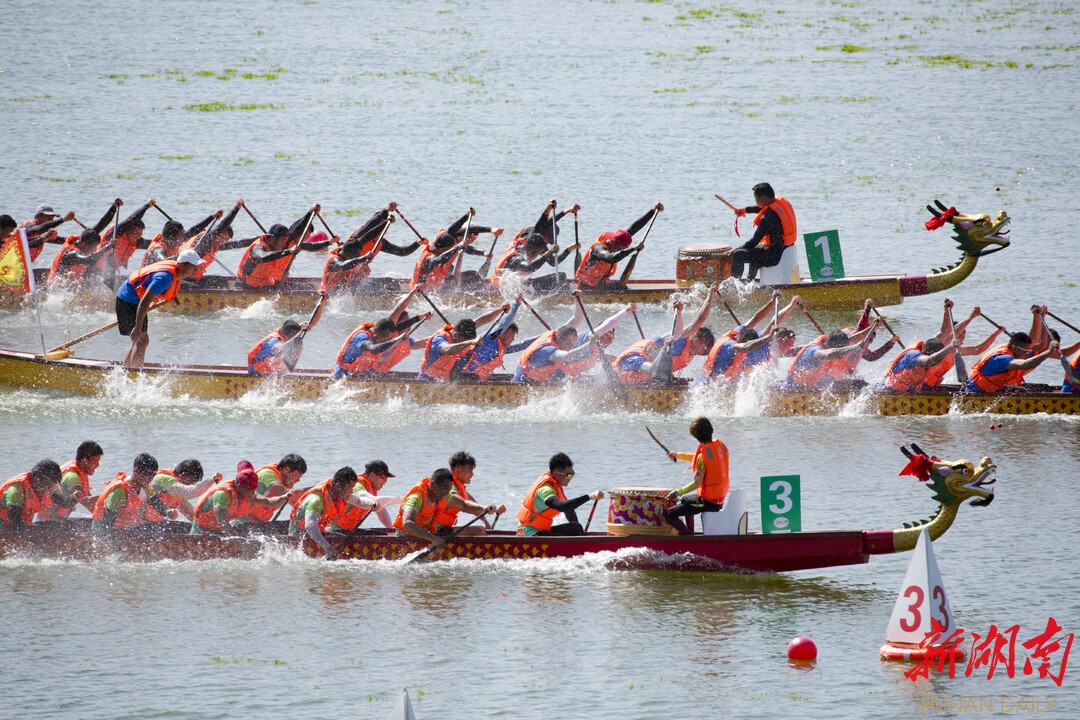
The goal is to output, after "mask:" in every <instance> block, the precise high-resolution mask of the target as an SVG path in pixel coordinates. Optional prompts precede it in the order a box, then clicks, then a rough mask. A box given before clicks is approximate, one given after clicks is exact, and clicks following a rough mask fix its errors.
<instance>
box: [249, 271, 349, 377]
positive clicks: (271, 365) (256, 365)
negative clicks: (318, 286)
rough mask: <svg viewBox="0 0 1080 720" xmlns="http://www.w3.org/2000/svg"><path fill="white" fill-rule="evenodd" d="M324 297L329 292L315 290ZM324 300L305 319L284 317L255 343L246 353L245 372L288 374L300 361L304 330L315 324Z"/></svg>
mask: <svg viewBox="0 0 1080 720" xmlns="http://www.w3.org/2000/svg"><path fill="white" fill-rule="evenodd" d="M319 296H320V297H321V298H322V299H323V300H325V299H326V298H327V297H328V296H329V293H327V292H326V291H325V290H321V291H319ZM324 305H325V303H323V302H320V303H319V304H318V305H317V306H316V309H315V313H314V314H313V315H312V317H311V319H310V320H309V321H308V322H304V323H299V322H297V321H296V320H292V319H289V320H286V321H285V322H283V323H282V324H281V326H280V327H278V328H277V329H276V330H274V331H273V332H272V333H270V334H269V335H267V336H266V337H264V338H263V339H262V340H260V341H259V342H257V343H255V345H253V346H252V348H251V349H250V350H248V353H247V361H248V374H249V375H259V376H262V377H271V376H272V377H279V376H283V375H288V374H289V373H291V372H292V371H293V370H295V369H296V364H297V363H298V362H300V353H302V352H303V351H304V334H305V333H307V332H308V331H309V330H311V329H312V328H314V327H315V326H316V325H318V324H319V319H320V318H322V312H323V307H324Z"/></svg>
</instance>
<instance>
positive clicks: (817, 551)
mask: <svg viewBox="0 0 1080 720" xmlns="http://www.w3.org/2000/svg"><path fill="white" fill-rule="evenodd" d="M164 525H165V527H160V528H159V527H156V526H148V527H145V528H139V529H135V530H128V531H120V532H116V533H113V534H112V535H111V536H105V535H101V534H95V533H94V532H92V531H91V529H90V522H89V520H72V521H69V522H65V523H41V524H37V525H34V526H32V527H30V528H29V529H27V531H25V532H24V533H10V532H0V558H2V559H11V558H25V559H27V560H43V559H47V560H65V561H79V562H94V561H102V560H110V559H115V560H122V561H135V562H155V561H160V560H181V561H182V560H250V559H254V558H256V557H259V556H261V555H263V554H265V553H274V552H279V553H280V552H295V551H296V550H298V549H299V550H302V551H303V552H304V553H305V554H307V555H310V556H312V557H319V556H321V555H322V551H321V550H319V548H318V547H317V546H316V545H315V544H314V543H313V542H311V541H310V540H307V539H301V538H300V537H299V536H295V535H292V536H290V535H285V534H283V533H282V532H281V531H280V528H281V526H283V525H284V523H276V524H275V525H277V526H278V527H277V528H274V529H272V530H271V532H269V533H268V534H266V535H255V534H253V535H249V536H243V537H220V536H212V535H200V536H196V535H188V534H187V526H186V524H181V523H166V524H164ZM366 533H367V534H359V535H356V536H352V537H341V536H333V535H330V536H327V537H328V540H329V541H330V543H331V545H332V546H334V548H335V549H336V550H337V551H338V557H339V559H342V560H389V561H397V560H405V559H407V558H409V557H410V556H412V555H414V554H416V553H418V552H419V551H421V550H425V549H427V547H428V545H427V543H426V542H423V541H420V540H414V539H412V538H402V537H395V536H392V535H389V534H387V533H385V532H383V531H366ZM874 534H875V533H874V532H873V531H861V530H854V531H822V532H803V533H789V534H781V535H762V534H757V533H751V534H748V535H731V536H703V535H694V536H685V537H679V536H666V537H656V536H613V535H605V534H600V533H592V534H589V535H585V536H581V537H532V538H527V537H518V536H517V535H516V534H514V533H513V532H509V531H499V532H494V533H491V534H489V535H487V536H483V537H471V538H465V537H461V538H456V539H453V540H450V541H449V542H447V544H446V545H445V546H444V547H443V548H440V549H439V550H436V551H435V552H433V553H431V554H430V555H428V556H427V557H426V558H425V560H430V561H440V560H453V559H457V558H464V559H470V560H536V559H544V558H548V559H551V558H574V557H581V556H584V555H589V554H593V553H613V554H617V555H616V556H615V557H610V558H606V562H607V564H608V565H609V566H610V567H613V568H618V569H634V570H639V569H668V570H699V571H700V570H704V571H734V572H752V573H772V572H790V571H795V570H810V569H815V568H825V567H834V566H840V565H854V564H859V563H865V562H867V561H868V560H869V557H870V555H871V554H875V553H879V552H892V550H891V549H885V548H884V546H880V545H877V546H875V544H874V543H873V542H872V541H871V538H872V536H873V535H874ZM621 551H630V552H621Z"/></svg>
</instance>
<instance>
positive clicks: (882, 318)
mask: <svg viewBox="0 0 1080 720" xmlns="http://www.w3.org/2000/svg"><path fill="white" fill-rule="evenodd" d="M870 309H871V310H873V311H874V314H875V315H877V316H878V319H880V320H881V324H882V325H884V326H885V330H886V331H887V332H888V333H889V334H890V335H896V333H895V332H893V329H892V327H890V326H889V321H888V320H886V319H885V318H884V317H882V315H881V313H879V312H878V309H877V307H875V306H873V305H871V306H870ZM950 314H951V313H950ZM950 322H951V320H950ZM896 337H897V339H898V340H899V338H900V336H899V335H896ZM900 344H901V345H903V344H904V341H903V340H900Z"/></svg>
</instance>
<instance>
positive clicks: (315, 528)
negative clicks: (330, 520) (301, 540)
mask: <svg viewBox="0 0 1080 720" xmlns="http://www.w3.org/2000/svg"><path fill="white" fill-rule="evenodd" d="M320 517H322V513H318V512H315V511H314V510H306V511H305V513H304V533H305V534H306V535H307V536H308V537H309V538H311V539H312V540H314V541H315V544H316V545H318V546H319V547H320V548H322V551H323V553H324V554H325V555H326V559H327V560H334V559H336V558H337V551H336V550H334V548H332V547H330V543H329V541H328V540H327V539H326V538H325V537H324V536H323V533H322V530H320V529H319V518H320Z"/></svg>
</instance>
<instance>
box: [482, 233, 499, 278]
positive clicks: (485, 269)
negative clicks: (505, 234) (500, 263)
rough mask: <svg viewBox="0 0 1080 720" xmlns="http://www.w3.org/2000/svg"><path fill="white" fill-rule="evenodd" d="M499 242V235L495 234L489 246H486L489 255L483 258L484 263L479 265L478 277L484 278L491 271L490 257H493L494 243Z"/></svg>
mask: <svg viewBox="0 0 1080 720" xmlns="http://www.w3.org/2000/svg"><path fill="white" fill-rule="evenodd" d="M497 242H499V236H498V235H496V236H495V237H493V238H492V239H491V247H490V248H488V252H487V254H488V255H489V256H490V257H486V258H484V264H483V265H481V266H480V271H479V272H480V277H482V278H485V277H487V274H488V273H489V272H490V271H491V258H493V257H495V243H497Z"/></svg>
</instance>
